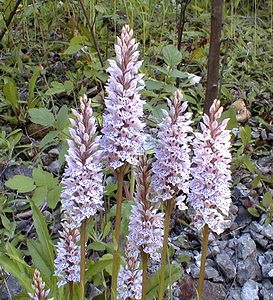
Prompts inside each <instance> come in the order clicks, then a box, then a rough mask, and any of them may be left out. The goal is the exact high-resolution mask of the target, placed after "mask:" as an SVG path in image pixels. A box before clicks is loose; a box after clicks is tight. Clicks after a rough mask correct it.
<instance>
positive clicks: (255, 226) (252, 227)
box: [249, 221, 263, 233]
mask: <svg viewBox="0 0 273 300" xmlns="http://www.w3.org/2000/svg"><path fill="white" fill-rule="evenodd" d="M249 228H250V230H253V231H255V232H257V233H260V232H262V230H263V226H262V225H260V224H259V223H258V222H256V221H253V222H252V223H251V224H250V225H249Z"/></svg>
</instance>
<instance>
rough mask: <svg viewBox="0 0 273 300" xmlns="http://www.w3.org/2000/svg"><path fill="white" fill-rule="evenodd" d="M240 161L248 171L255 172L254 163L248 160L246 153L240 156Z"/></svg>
mask: <svg viewBox="0 0 273 300" xmlns="http://www.w3.org/2000/svg"><path fill="white" fill-rule="evenodd" d="M242 162H243V163H244V165H245V166H246V167H247V169H248V170H249V171H250V172H252V173H256V168H255V165H254V164H253V163H252V162H251V161H250V160H249V158H248V157H247V156H246V155H245V156H244V157H243V158H242Z"/></svg>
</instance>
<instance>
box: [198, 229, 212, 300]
mask: <svg viewBox="0 0 273 300" xmlns="http://www.w3.org/2000/svg"><path fill="white" fill-rule="evenodd" d="M208 242H209V226H208V225H207V224H205V226H204V228H203V240H202V255H201V267H200V274H199V280H198V287H197V293H198V300H202V296H203V288H204V279H205V268H206V257H207V249H208Z"/></svg>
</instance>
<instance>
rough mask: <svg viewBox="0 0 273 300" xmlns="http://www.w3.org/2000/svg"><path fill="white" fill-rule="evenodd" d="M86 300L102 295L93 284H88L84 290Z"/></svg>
mask: <svg viewBox="0 0 273 300" xmlns="http://www.w3.org/2000/svg"><path fill="white" fill-rule="evenodd" d="M86 294H87V299H88V300H92V299H93V298H95V297H96V296H98V295H100V294H102V291H101V290H99V289H98V288H97V287H95V286H94V285H93V284H91V283H88V285H87V289H86Z"/></svg>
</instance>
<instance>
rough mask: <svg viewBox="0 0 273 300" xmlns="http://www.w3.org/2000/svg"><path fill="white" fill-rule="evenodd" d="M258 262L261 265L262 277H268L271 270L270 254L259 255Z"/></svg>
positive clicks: (272, 268) (272, 266) (272, 267)
mask: <svg viewBox="0 0 273 300" xmlns="http://www.w3.org/2000/svg"><path fill="white" fill-rule="evenodd" d="M258 262H259V265H260V266H261V269H262V275H263V277H264V278H270V277H271V276H270V272H271V271H272V270H273V264H272V257H271V256H270V255H265V256H264V255H260V256H259V257H258Z"/></svg>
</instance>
